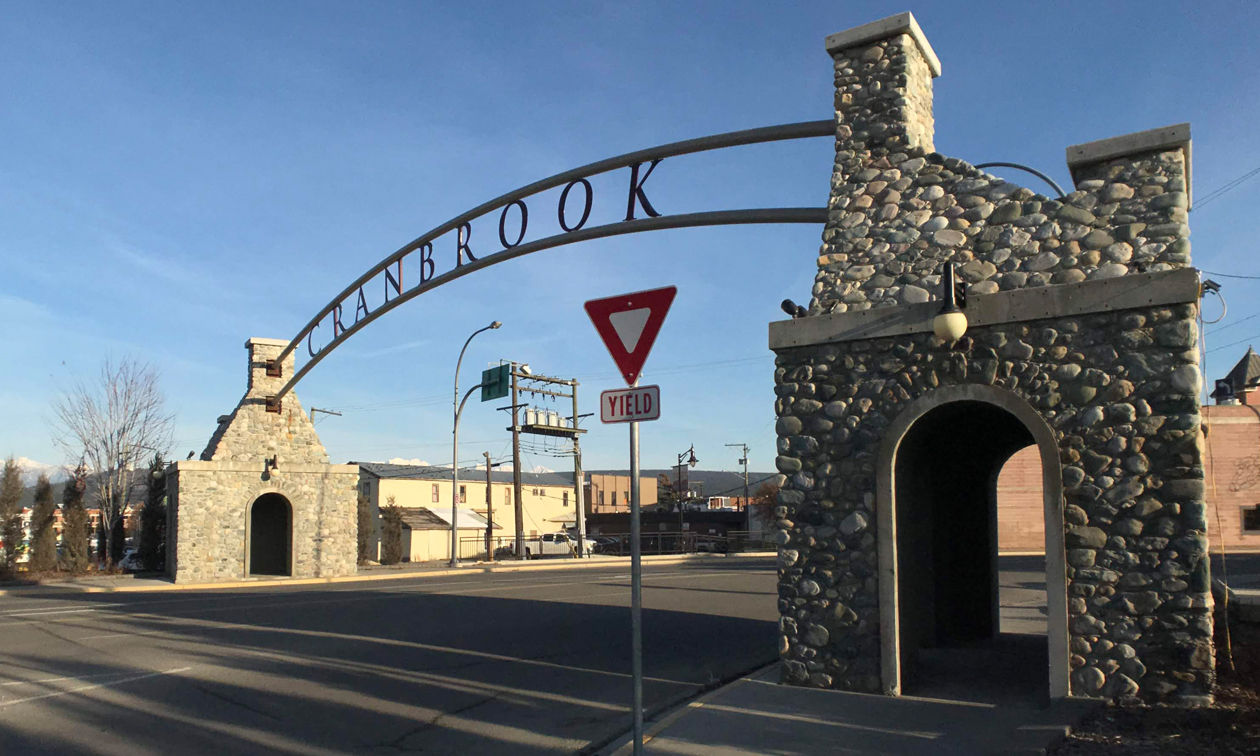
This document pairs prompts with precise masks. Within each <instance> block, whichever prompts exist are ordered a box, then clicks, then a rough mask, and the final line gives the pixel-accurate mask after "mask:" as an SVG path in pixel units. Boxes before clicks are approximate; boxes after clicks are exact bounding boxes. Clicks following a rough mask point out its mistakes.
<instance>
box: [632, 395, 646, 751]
mask: <svg viewBox="0 0 1260 756" xmlns="http://www.w3.org/2000/svg"><path fill="white" fill-rule="evenodd" d="M635 383H636V384H637V383H638V381H635ZM641 530H642V528H641V526H640V523H639V423H638V421H637V420H636V421H634V422H632V423H630V655H631V659H632V661H631V677H632V678H633V679H634V756H642V754H643V565H642V562H641V557H642V554H641V553H640V552H641V543H640V537H639V535H640V531H641Z"/></svg>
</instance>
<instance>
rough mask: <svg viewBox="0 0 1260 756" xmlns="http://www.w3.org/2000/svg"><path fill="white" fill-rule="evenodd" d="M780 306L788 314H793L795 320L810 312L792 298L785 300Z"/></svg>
mask: <svg viewBox="0 0 1260 756" xmlns="http://www.w3.org/2000/svg"><path fill="white" fill-rule="evenodd" d="M779 307H780V308H782V310H783V311H784V312H786V313H787V314H788V315H791V316H792V318H793V319H794V320H795V319H796V318H803V317H805V315H806V313H808V312H809V311H808V310H806V309H805V308H804V307H801V306H800V305H798V304H797V303H795V302H793V301H792V300H790V299H785V300H783V301H782V302H781V303H780V304H779Z"/></svg>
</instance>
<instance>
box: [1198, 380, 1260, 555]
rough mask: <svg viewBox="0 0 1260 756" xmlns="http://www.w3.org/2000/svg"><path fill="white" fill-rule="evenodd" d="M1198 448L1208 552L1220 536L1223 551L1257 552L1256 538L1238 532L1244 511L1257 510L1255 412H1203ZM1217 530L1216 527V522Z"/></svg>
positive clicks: (1259, 478) (1259, 481)
mask: <svg viewBox="0 0 1260 756" xmlns="http://www.w3.org/2000/svg"><path fill="white" fill-rule="evenodd" d="M1203 415H1204V420H1205V423H1206V425H1207V428H1208V432H1207V437H1206V439H1205V443H1204V448H1203V458H1204V460H1205V464H1204V468H1205V472H1206V481H1205V482H1206V483H1207V495H1208V512H1207V515H1208V518H1207V519H1208V540H1209V542H1210V544H1211V547H1212V552H1213V553H1216V549H1217V547H1218V546H1219V544H1220V543H1221V534H1222V531H1223V533H1224V543H1225V548H1226V550H1229V549H1237V550H1246V551H1260V532H1248V533H1245V532H1243V521H1242V513H1243V508H1244V507H1248V508H1250V507H1255V506H1256V505H1257V504H1260V407H1243V406H1218V405H1213V406H1210V407H1204V408H1203ZM1218 516H1219V518H1220V525H1219V526H1218V525H1217V518H1218Z"/></svg>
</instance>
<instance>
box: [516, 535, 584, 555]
mask: <svg viewBox="0 0 1260 756" xmlns="http://www.w3.org/2000/svg"><path fill="white" fill-rule="evenodd" d="M585 543H586V551H587V553H594V552H593V549H594V548H595V542H594V541H592V540H591V539H589V538H588V539H586V541H585ZM508 551H509V553H510V554H515V553H516V545H515V544H512V545H511V546H509V547H508ZM576 552H577V539H575V538H573V537H572V536H570V535H569V534H568V533H565V532H563V531H562V532H559V533H544V534H543V535H541V536H540V537H538V538H527V539H525V558H526V559H534V558H536V557H545V556H575V555H576Z"/></svg>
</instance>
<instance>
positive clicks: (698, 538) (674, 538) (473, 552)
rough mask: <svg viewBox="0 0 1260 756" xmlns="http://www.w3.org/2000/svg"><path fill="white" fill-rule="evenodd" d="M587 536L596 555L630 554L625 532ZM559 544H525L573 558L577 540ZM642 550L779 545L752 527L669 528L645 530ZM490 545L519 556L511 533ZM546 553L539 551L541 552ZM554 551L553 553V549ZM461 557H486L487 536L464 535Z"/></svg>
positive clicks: (533, 552) (501, 555)
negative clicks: (719, 531)
mask: <svg viewBox="0 0 1260 756" xmlns="http://www.w3.org/2000/svg"><path fill="white" fill-rule="evenodd" d="M587 540H589V541H594V542H595V545H594V547H592V549H591V551H592V553H593V554H594V555H596V556H624V557H628V556H630V549H631V540H630V535H629V534H626V533H621V534H615V535H605V534H597V535H588V536H587ZM557 546H560V545H558V544H551V543H543V542H542V541H540V540H539V539H538V538H537V537H534V538H526V539H525V547H526V550H527V551H528V552H529V555H528V558H546V559H572V558H574V557H576V556H577V555H576V554H575V553H574V551H575V549H576V546H577V544H576V543H574V542H570V543H569V544H568V545H567V547H561V548H557ZM639 548H640V553H642V554H643V555H645V556H650V555H659V554H734V553H740V552H748V551H774V550H775V549H777V548H778V546H777V545H776V544H775V542H774V540H773V539H772V538H770V537H769V534H767V533H761V532H756V533H754V532H749V531H728V532H727V533H726V535H705V534H703V533H691V532H688V531H682V532H678V531H667V532H657V533H642V534H640V536H639ZM491 549H492V550H493V551H494V558H495V560H496V561H497V560H505V561H507V560H514V559H516V539H515V538H514V537H512V536H496V537H494V538H492V539H491ZM540 551H541V552H543V553H539V552H540ZM553 552H554V553H553ZM459 558H460V559H461V560H463V561H486V560H487V549H486V539H485V538H461V539H460V541H459Z"/></svg>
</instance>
